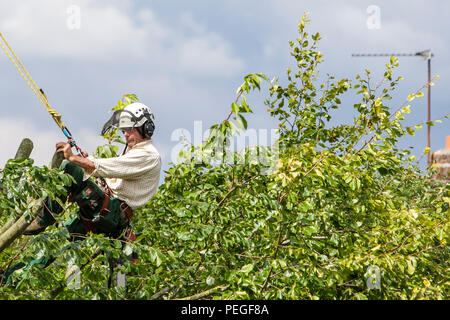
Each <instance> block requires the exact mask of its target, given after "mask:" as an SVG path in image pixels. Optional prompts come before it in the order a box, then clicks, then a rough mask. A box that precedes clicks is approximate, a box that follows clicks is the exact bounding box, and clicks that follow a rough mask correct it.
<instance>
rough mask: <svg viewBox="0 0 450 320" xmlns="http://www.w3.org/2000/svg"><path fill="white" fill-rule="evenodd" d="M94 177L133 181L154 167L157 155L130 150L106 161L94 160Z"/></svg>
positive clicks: (156, 163) (157, 159)
mask: <svg viewBox="0 0 450 320" xmlns="http://www.w3.org/2000/svg"><path fill="white" fill-rule="evenodd" d="M93 162H94V165H95V170H94V172H93V173H92V174H93V175H95V176H100V177H103V178H119V179H134V178H138V177H140V176H141V175H142V174H144V173H145V172H148V171H149V170H151V169H153V168H154V167H156V166H157V165H158V164H159V162H160V158H159V154H152V153H149V152H146V151H145V150H142V149H140V150H139V149H138V150H132V152H128V153H126V154H124V155H122V156H119V157H115V158H108V159H94V160H93Z"/></svg>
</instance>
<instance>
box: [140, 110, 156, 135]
mask: <svg viewBox="0 0 450 320" xmlns="http://www.w3.org/2000/svg"><path fill="white" fill-rule="evenodd" d="M144 116H145V117H146V118H147V121H146V122H145V123H144V125H143V126H142V129H143V130H142V131H143V132H142V136H143V137H144V138H151V137H152V136H153V132H154V131H155V124H154V122H153V116H152V115H151V114H150V113H149V112H148V111H147V110H144Z"/></svg>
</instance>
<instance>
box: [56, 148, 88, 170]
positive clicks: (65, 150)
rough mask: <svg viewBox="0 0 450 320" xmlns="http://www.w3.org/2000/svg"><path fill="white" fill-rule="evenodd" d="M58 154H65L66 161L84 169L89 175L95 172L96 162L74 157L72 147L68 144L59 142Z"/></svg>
mask: <svg viewBox="0 0 450 320" xmlns="http://www.w3.org/2000/svg"><path fill="white" fill-rule="evenodd" d="M56 152H62V153H63V154H64V159H67V160H69V161H70V162H72V163H74V164H76V165H78V166H80V167H82V168H83V169H84V170H85V171H86V172H88V173H91V172H92V171H94V170H95V165H94V162H92V161H91V160H89V159H87V158H83V157H80V156H77V155H74V154H73V153H72V147H71V146H70V144H68V143H67V142H58V143H57V144H56Z"/></svg>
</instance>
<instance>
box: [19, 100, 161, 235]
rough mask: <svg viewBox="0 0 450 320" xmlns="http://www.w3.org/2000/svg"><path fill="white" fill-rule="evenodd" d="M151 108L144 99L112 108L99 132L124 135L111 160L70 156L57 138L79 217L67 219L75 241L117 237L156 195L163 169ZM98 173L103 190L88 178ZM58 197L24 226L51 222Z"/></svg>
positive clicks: (32, 229) (36, 228) (35, 229)
mask: <svg viewBox="0 0 450 320" xmlns="http://www.w3.org/2000/svg"><path fill="white" fill-rule="evenodd" d="M153 121H154V116H153V114H152V112H151V110H150V109H149V108H148V107H147V106H146V105H144V104H142V103H132V104H130V105H128V106H126V107H125V108H124V109H122V110H118V111H116V112H114V114H113V116H112V117H111V119H110V120H109V121H108V122H107V123H105V125H104V127H103V130H102V134H104V133H106V132H107V131H109V130H111V129H113V128H119V129H120V130H121V131H122V132H123V134H124V137H125V139H126V147H125V150H124V153H123V154H122V155H121V156H119V157H115V158H108V159H94V158H93V157H88V158H83V157H81V156H78V155H74V154H73V153H72V150H71V146H70V144H68V143H64V142H58V143H57V144H56V152H62V153H63V154H64V159H65V160H63V162H62V164H61V167H60V169H62V170H64V172H66V173H68V174H70V175H71V176H72V177H73V178H74V180H75V183H73V184H72V185H71V186H69V187H67V191H68V193H69V197H70V199H71V201H74V202H76V203H77V204H78V206H79V209H80V210H79V212H78V216H77V217H76V218H74V219H72V220H71V221H68V222H66V223H65V225H66V227H67V229H68V230H69V232H70V234H71V235H72V237H73V239H76V238H77V235H80V234H81V235H84V234H86V233H87V232H94V233H104V234H105V235H108V236H112V237H118V236H120V234H121V233H122V232H123V231H124V230H125V228H126V227H127V226H128V223H129V221H130V219H131V217H132V216H133V211H134V210H136V209H137V208H139V207H141V206H143V205H144V204H146V203H147V202H148V201H149V200H150V199H151V198H152V197H153V196H154V195H155V193H156V191H157V187H158V183H159V176H160V171H161V157H160V155H159V153H158V151H157V150H156V148H155V146H154V145H153V142H152V139H151V137H152V135H153V131H154V129H155V125H154V122H153ZM91 176H93V177H101V178H102V179H103V182H104V183H103V186H102V187H104V189H103V190H102V189H101V188H100V187H99V186H98V185H97V184H96V183H95V182H94V181H93V180H92V179H91V178H90V177H91ZM61 210H62V208H61V207H60V205H59V204H58V202H57V201H46V206H44V209H43V210H42V211H41V213H40V214H39V215H38V217H37V218H36V219H35V220H34V221H33V222H32V223H31V224H30V226H29V227H28V228H27V229H26V230H25V232H24V234H26V235H34V234H38V233H40V232H42V231H44V230H45V229H46V228H47V226H49V225H51V224H53V223H54V222H55V219H54V217H53V214H55V213H59V212H61Z"/></svg>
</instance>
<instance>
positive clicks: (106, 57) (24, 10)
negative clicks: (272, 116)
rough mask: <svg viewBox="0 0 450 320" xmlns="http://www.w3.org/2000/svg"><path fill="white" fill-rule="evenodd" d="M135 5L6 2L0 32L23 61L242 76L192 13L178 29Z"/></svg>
mask: <svg viewBox="0 0 450 320" xmlns="http://www.w3.org/2000/svg"><path fill="white" fill-rule="evenodd" d="M132 3H133V2H132V1H130V0H127V1H120V2H119V1H110V2H97V1H93V0H79V1H75V4H74V1H72V0H61V1H53V0H40V1H31V0H28V1H27V0H23V1H20V2H15V1H6V2H5V1H3V2H1V3H0V31H1V32H3V33H4V35H5V36H6V38H7V39H8V40H9V41H10V42H11V45H12V46H13V47H14V48H15V50H16V53H17V54H18V55H19V56H33V57H36V56H37V57H50V58H68V59H71V61H73V60H91V61H102V62H104V61H107V62H114V63H120V62H121V60H122V61H123V59H127V60H130V59H134V61H135V63H140V64H152V65H155V66H158V67H160V68H162V69H165V70H171V71H175V72H189V73H190V74H193V75H197V74H198V75H201V76H204V75H206V76H212V75H213V76H215V77H224V76H225V77H226V76H230V75H233V74H235V73H236V72H239V71H240V70H241V68H242V66H243V61H242V60H241V59H240V58H238V57H235V56H233V53H232V48H231V45H230V44H229V43H228V42H227V41H226V40H225V39H224V38H223V37H222V36H220V35H219V34H217V33H214V32H211V31H208V30H207V28H206V27H205V26H203V25H201V24H199V23H198V22H196V21H195V19H194V18H193V17H192V15H190V14H189V13H183V14H181V17H180V21H179V22H177V23H173V22H172V21H170V23H169V22H166V23H165V22H163V21H161V20H160V19H159V18H158V17H157V16H156V14H155V13H154V12H153V11H152V10H150V9H140V10H139V11H137V10H134V11H133V6H132ZM186 31H189V32H186ZM136 59H138V60H136ZM127 63H129V61H127Z"/></svg>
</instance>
